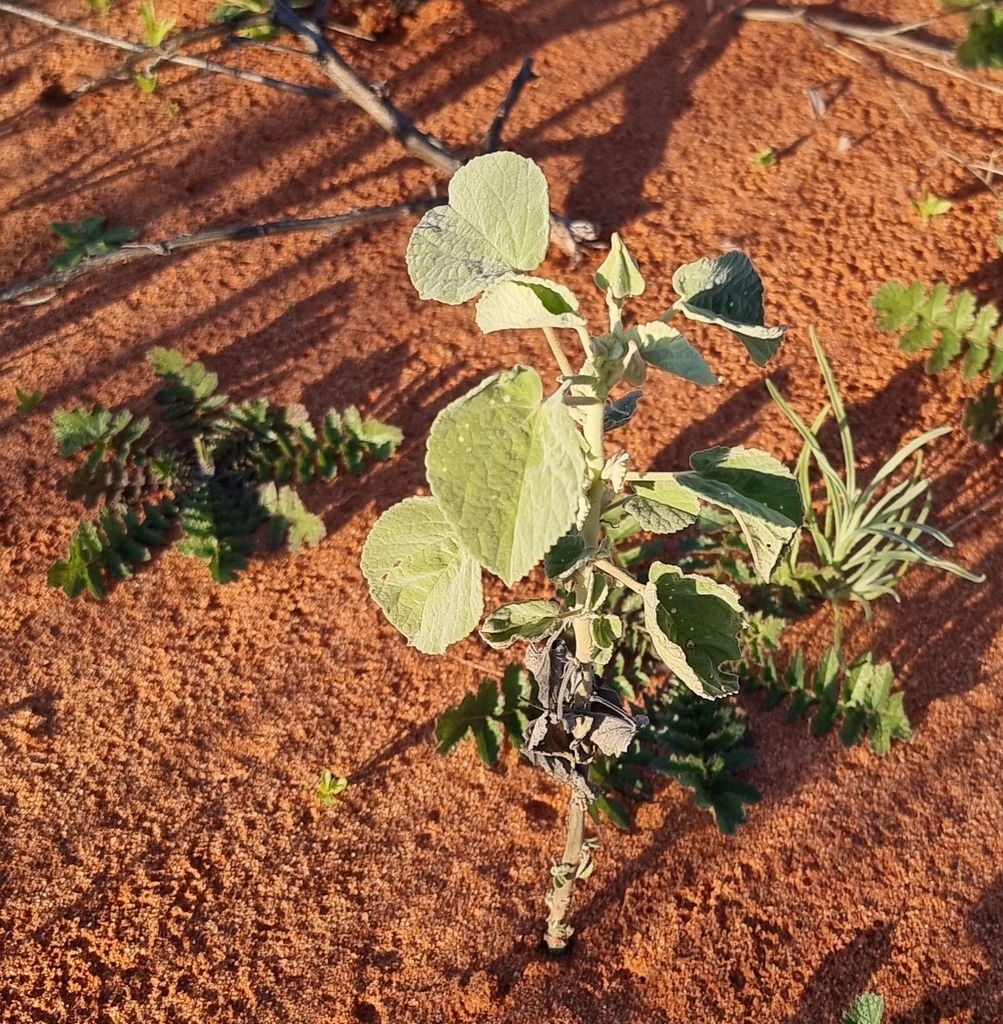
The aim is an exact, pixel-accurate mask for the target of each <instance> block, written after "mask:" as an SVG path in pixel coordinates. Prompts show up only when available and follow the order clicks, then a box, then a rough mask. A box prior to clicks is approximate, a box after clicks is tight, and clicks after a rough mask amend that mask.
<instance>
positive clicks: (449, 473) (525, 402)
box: [425, 366, 585, 585]
mask: <svg viewBox="0 0 1003 1024" xmlns="http://www.w3.org/2000/svg"><path fill="white" fill-rule="evenodd" d="M425 468H426V471H427V473H428V482H429V485H430V486H431V488H432V494H433V495H434V496H435V498H436V500H437V502H438V506H439V508H440V509H441V510H442V516H443V518H444V519H445V521H446V522H447V523H449V524H450V526H452V528H453V531H454V533H455V534H456V536H457V537H458V538H459V540H460V543H461V544H462V545H463V547H464V548H465V549H466V550H467V551H469V552H470V553H471V554H472V555H473V556H474V558H476V559H477V561H478V562H479V563H480V564H481V565H482V566H484V568H485V569H488V570H490V571H491V572H493V573H494V574H495V575H496V576H500V577H501V578H502V580H504V581H505V583H506V584H508V585H511V584H512V583H514V582H515V581H516V580H519V579H522V578H523V577H524V576H525V575H526V574H527V573H528V572H529V571H530V570H531V569H532V568H533V567H534V566H535V565H537V564H538V563H539V562H540V560H541V559H542V558H543V557H544V555H546V553H547V551H548V550H549V549H550V548H551V547H552V546H553V545H554V544H555V543H556V542H557V541H558V540H559V539H560V538H561V537H563V536H564V534H566V533H567V532H568V530H569V529H570V528H571V526H572V524H573V523H574V522H575V517H576V514H577V511H578V502H579V499H580V496H581V493H582V486H583V480H584V474H585V456H584V454H583V452H582V448H581V444H580V441H579V434H578V431H577V430H576V428H575V425H574V422H573V421H572V419H571V417H570V416H569V415H568V411H567V409H566V407H565V406H564V404H563V403H562V401H561V397H560V394H559V393H558V394H554V395H552V396H551V397H550V398H549V399H547V400H546V401H544V400H543V383H542V382H541V380H540V377H539V375H538V374H537V372H536V371H535V370H533V369H531V368H529V367H526V366H517V367H515V368H514V369H512V370H509V371H507V372H506V373H502V374H498V375H497V376H494V377H489V378H488V379H487V380H486V381H484V382H482V383H481V384H480V385H478V387H476V388H474V390H473V391H471V392H469V393H468V394H467V395H464V396H463V397H462V398H460V399H458V400H457V401H455V402H453V403H451V404H450V405H448V406H447V407H446V408H445V409H443V410H442V412H440V413H439V415H438V416H437V417H436V419H435V422H434V423H433V424H432V430H431V432H430V434H429V438H428V452H427V455H426V458H425Z"/></svg>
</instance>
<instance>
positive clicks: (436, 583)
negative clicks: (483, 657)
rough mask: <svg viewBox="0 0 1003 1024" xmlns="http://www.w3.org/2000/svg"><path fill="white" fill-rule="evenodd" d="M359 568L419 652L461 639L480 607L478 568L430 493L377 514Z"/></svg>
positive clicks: (476, 619) (474, 622)
mask: <svg viewBox="0 0 1003 1024" xmlns="http://www.w3.org/2000/svg"><path fill="white" fill-rule="evenodd" d="M362 573H363V575H364V576H365V577H366V579H367V580H368V582H369V592H370V593H371V594H372V596H373V600H374V601H375V602H376V603H377V604H378V605H379V606H380V608H382V609H383V612H384V614H385V615H386V617H387V618H388V619H389V620H390V622H391V623H392V624H393V625H394V626H396V627H397V629H399V630H400V631H401V632H402V633H403V634H404V636H406V637H407V639H408V642H409V643H411V644H413V645H414V646H415V647H417V648H418V650H419V651H422V652H423V653H424V654H442V652H443V651H444V650H445V649H446V648H447V647H448V646H449V645H450V644H452V643H455V642H456V641H457V640H462V639H463V638H464V637H465V636H467V635H468V634H469V633H470V632H471V631H472V630H473V629H474V627H475V626H476V625H477V623H478V622H479V621H480V618H481V614H482V612H483V610H484V596H483V593H482V591H481V571H480V567H479V566H478V565H477V562H476V561H475V560H474V558H473V557H472V555H471V554H470V553H469V552H468V551H467V550H466V549H465V548H464V546H463V544H462V543H461V541H460V540H459V539H458V538H457V536H456V533H455V531H454V530H453V528H452V527H451V526H450V525H449V523H448V522H447V521H446V519H445V517H444V516H443V514H442V511H441V509H440V508H439V506H438V504H437V502H436V500H435V498H405V500H404V501H402V502H400V503H399V504H397V505H394V506H392V507H391V508H388V509H387V510H386V512H384V513H383V515H381V516H380V518H379V519H378V520H377V521H376V525H375V526H374V527H373V528H372V530H371V531H370V533H369V537H368V539H367V540H366V543H365V546H364V547H363V549H362Z"/></svg>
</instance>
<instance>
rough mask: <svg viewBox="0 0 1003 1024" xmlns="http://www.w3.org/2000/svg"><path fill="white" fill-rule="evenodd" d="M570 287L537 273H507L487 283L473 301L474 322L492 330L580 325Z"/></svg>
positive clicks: (488, 330)
mask: <svg viewBox="0 0 1003 1024" xmlns="http://www.w3.org/2000/svg"><path fill="white" fill-rule="evenodd" d="M585 323H586V322H585V319H584V318H583V317H582V315H581V313H579V312H578V300H577V299H576V298H575V296H574V293H573V292H572V291H570V289H568V288H565V287H564V285H563V284H557V283H556V282H555V281H547V280H544V279H543V278H541V277H526V276H524V275H519V276H517V277H507V278H505V279H504V280H503V281H497V282H495V283H494V284H493V285H491V286H490V287H489V288H488V290H487V291H486V292H485V293H484V295H483V296H481V300H480V302H478V303H477V326H478V327H480V329H481V330H482V331H483V332H484V333H485V334H490V333H491V332H492V331H506V330H520V329H524V328H536V327H584V326H585Z"/></svg>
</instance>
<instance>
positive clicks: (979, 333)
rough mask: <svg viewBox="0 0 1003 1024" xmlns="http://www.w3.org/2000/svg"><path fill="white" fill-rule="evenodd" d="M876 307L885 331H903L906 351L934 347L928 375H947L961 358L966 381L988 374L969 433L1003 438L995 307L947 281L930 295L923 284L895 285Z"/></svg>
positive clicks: (1000, 343)
mask: <svg viewBox="0 0 1003 1024" xmlns="http://www.w3.org/2000/svg"><path fill="white" fill-rule="evenodd" d="M871 305H872V306H873V307H874V311H875V312H876V313H877V314H878V329H879V330H882V331H901V332H902V336H901V337H900V338H899V348H900V349H901V350H902V351H903V352H925V351H927V350H928V349H930V347H931V346H933V351H932V352H931V353H930V355H929V356H928V357H927V360H926V372H927V373H929V374H937V373H942V372H943V371H944V370H946V369H947V368H948V367H949V366H951V365H953V364H955V363H957V361H958V360H959V359H960V360H961V375H962V377H963V378H964V379H965V380H966V381H968V380H974V379H975V378H976V377H978V376H980V375H981V374H985V379H986V381H987V382H986V384H985V386H984V388H983V390H982V394H981V395H980V396H979V397H978V398H977V399H973V400H971V401H969V402H968V403H967V405H966V408H965V421H964V423H965V429H966V430H967V431H968V432H969V433H970V434H971V435H972V437H973V438H974V439H975V440H976V441H978V442H980V443H981V444H988V443H989V442H991V441H993V440H994V439H995V438H997V437H999V436H1000V434H1003V406H1001V401H1000V399H1001V395H1000V387H1001V384H1000V381H1001V378H1003V326H1001V325H1000V323H999V319H1000V314H999V310H998V309H997V308H996V306H995V305H994V304H993V303H991V302H986V303H984V304H982V305H979V304H978V302H977V301H976V299H975V296H974V295H973V294H972V293H971V292H970V291H961V292H958V293H957V294H956V295H952V293H951V290H950V288H948V286H947V285H946V284H944V283H943V282H940V283H938V284H935V285H934V286H933V287H932V288H931V289H929V291H928V290H927V287H926V286H925V285H924V284H923V282H922V281H913V282H911V283H910V284H909V285H904V284H902V283H900V282H899V281H889V282H888V283H887V284H886V285H884V286H883V287H882V288H881V289H880V290H879V291H878V292H877V293H876V294H875V296H874V298H873V299H872V300H871ZM962 356H963V358H962Z"/></svg>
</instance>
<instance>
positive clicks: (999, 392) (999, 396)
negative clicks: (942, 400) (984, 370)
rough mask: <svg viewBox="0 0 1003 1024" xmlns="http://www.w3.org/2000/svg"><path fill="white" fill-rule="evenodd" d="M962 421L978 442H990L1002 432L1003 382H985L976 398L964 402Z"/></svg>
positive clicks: (973, 438)
mask: <svg viewBox="0 0 1003 1024" xmlns="http://www.w3.org/2000/svg"><path fill="white" fill-rule="evenodd" d="M963 423H964V427H965V430H967V431H968V433H969V434H970V435H971V437H972V440H973V441H977V442H978V443H979V444H991V443H992V442H993V441H995V440H996V439H997V438H998V437H1000V435H1001V434H1003V382H1001V381H996V382H995V383H994V384H987V385H986V386H985V387H984V388H983V389H982V390H981V391H980V392H979V397H978V398H973V399H972V400H971V401H969V402H966V403H965V418H964V420H963Z"/></svg>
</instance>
